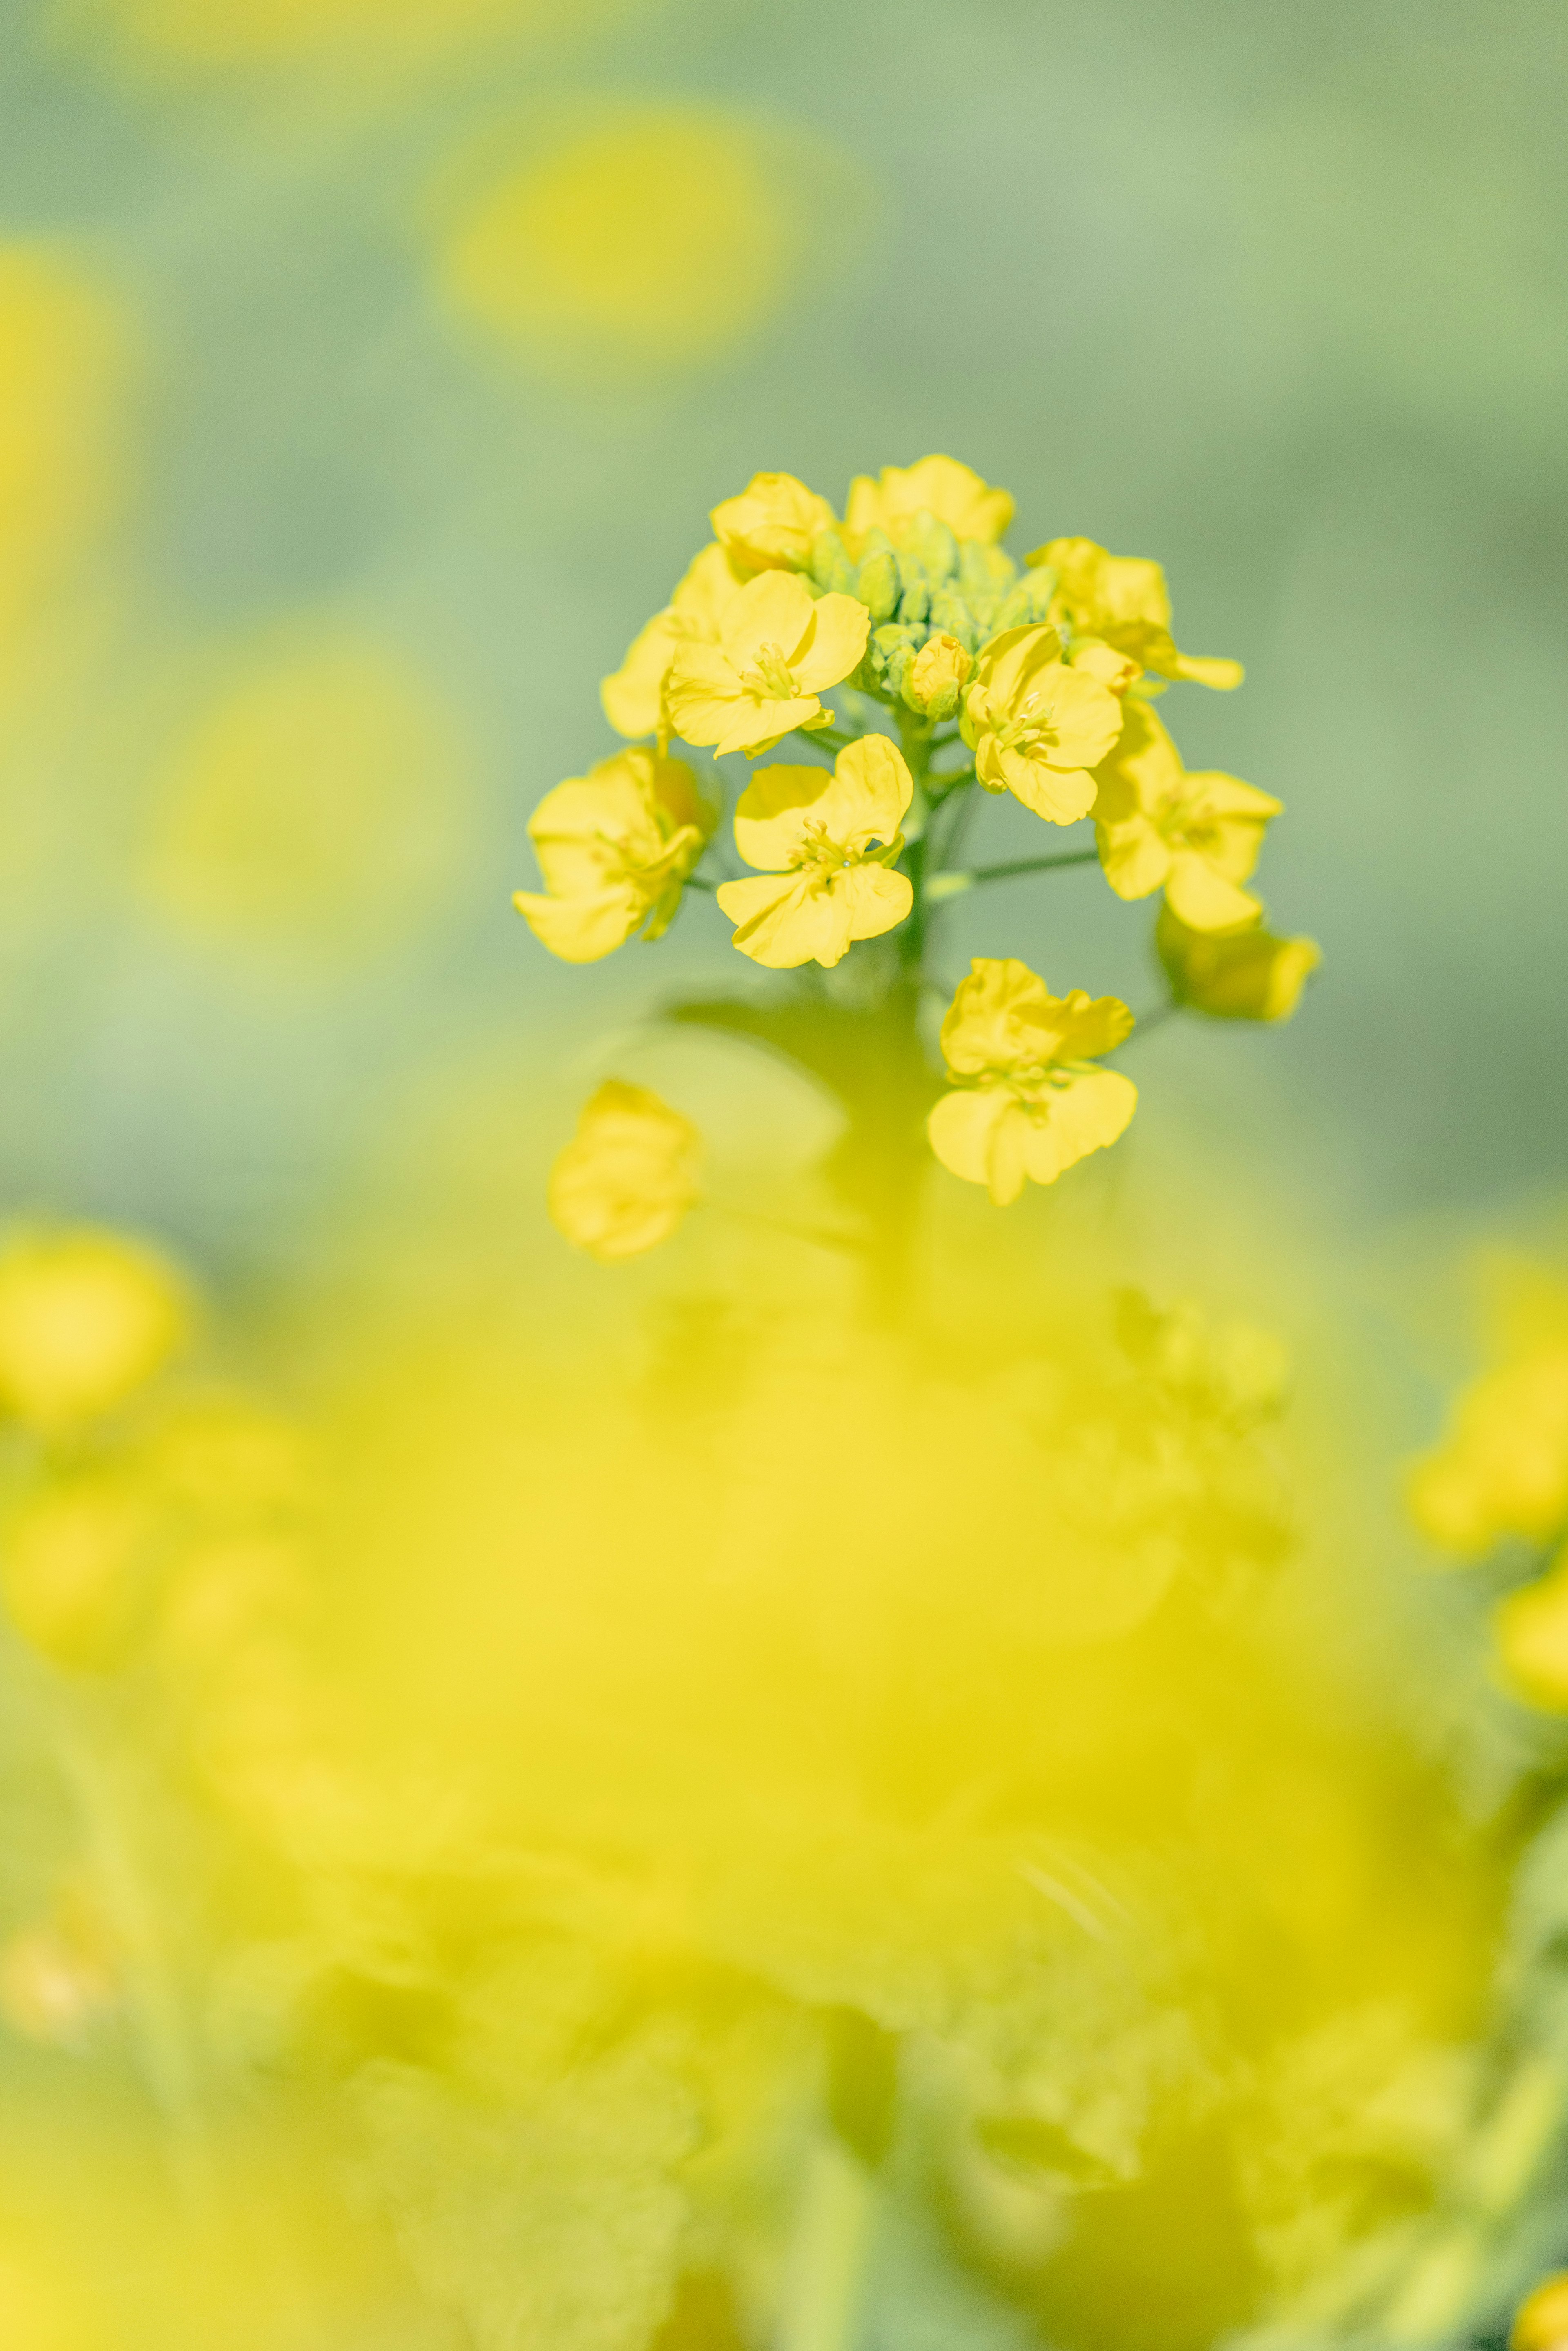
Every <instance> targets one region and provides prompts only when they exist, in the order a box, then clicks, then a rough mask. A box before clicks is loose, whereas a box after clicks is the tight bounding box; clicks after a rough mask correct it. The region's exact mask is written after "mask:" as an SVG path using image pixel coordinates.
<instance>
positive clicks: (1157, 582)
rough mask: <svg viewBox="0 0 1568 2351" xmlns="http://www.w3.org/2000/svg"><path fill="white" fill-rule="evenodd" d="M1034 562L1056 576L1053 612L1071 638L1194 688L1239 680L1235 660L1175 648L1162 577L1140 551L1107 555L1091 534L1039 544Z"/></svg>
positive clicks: (1154, 564) (1239, 666) (1156, 566)
mask: <svg viewBox="0 0 1568 2351" xmlns="http://www.w3.org/2000/svg"><path fill="white" fill-rule="evenodd" d="M1029 561H1030V563H1031V564H1046V565H1049V566H1050V568H1051V570H1053V571H1054V572H1055V573H1056V575H1057V584H1056V592H1055V594H1054V596H1053V598H1052V600H1051V619H1052V620H1053V621H1055V622H1057V623H1058V625H1059V626H1060V627H1061V628H1064V629H1070V630H1071V632H1072V634H1073V636H1074V638H1082V637H1090V638H1097V639H1100V640H1101V641H1103V643H1105V644H1108V645H1111V646H1113V647H1114V649H1115V650H1116V651H1117V652H1118V653H1126V654H1129V655H1130V656H1131V657H1132V659H1133V660H1134V661H1135V662H1136V663H1137V664H1139V666H1140V667H1141V668H1143V669H1152V670H1154V671H1155V673H1156V674H1158V675H1159V676H1161V677H1184V678H1191V679H1193V680H1195V681H1196V683H1197V684H1199V685H1214V686H1220V687H1227V688H1228V687H1230V686H1233V685H1239V684H1240V683H1241V678H1242V668H1241V664H1240V663H1239V662H1236V661H1224V660H1221V659H1218V657H1210V656H1206V655H1200V654H1197V653H1178V652H1177V651H1176V643H1175V641H1174V639H1173V638H1172V636H1171V602H1170V596H1169V593H1168V591H1167V590H1166V575H1165V573H1164V572H1163V571H1162V570H1161V569H1160V567H1159V565H1158V564H1157V563H1152V562H1150V561H1149V560H1148V559H1147V558H1146V557H1144V556H1141V555H1108V554H1107V553H1106V551H1105V549H1103V547H1097V546H1096V545H1095V543H1094V541H1093V540H1092V538H1053V539H1051V541H1050V542H1049V544H1048V545H1046V546H1044V547H1037V548H1036V549H1035V551H1034V553H1033V554H1032V555H1031V556H1030V558H1029Z"/></svg>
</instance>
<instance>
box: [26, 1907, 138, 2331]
mask: <svg viewBox="0 0 1568 2351" xmlns="http://www.w3.org/2000/svg"><path fill="white" fill-rule="evenodd" d="M115 1959H116V1955H115V1950H114V1945H113V1940H112V1938H111V1937H110V1934H109V1932H108V1930H107V1928H106V1927H105V1926H104V1923H103V1921H102V1920H101V1918H100V1917H99V1916H98V1914H97V1911H96V1910H95V1909H94V1907H93V1906H92V1905H91V1904H90V1902H89V1901H88V1900H86V1899H85V1898H83V1897H82V1896H79V1895H78V1896H76V1898H75V1899H71V1898H69V1896H68V1897H67V1898H65V1899H62V1900H61V1901H60V1902H58V1903H57V1905H56V1907H55V1913H54V1915H53V1916H52V1917H46V1918H42V1919H40V1920H39V1921H38V1922H37V1924H36V1925H33V1926H30V1927H24V1928H20V1929H19V1931H18V1932H17V1933H16V1934H15V1935H12V1936H11V1937H10V1938H8V1939H7V1940H6V1941H5V1943H4V1944H0V2017H4V2019H5V2022H6V2023H7V2024H8V2025H9V2026H10V2027H11V2030H12V2031H13V2032H19V2033H21V2034H22V2035H23V2036H24V2038H25V2039H26V2040H28V2041H37V2042H41V2043H43V2044H44V2045H45V2046H46V2047H54V2048H57V2049H73V2050H75V2049H79V2048H80V2047H81V2046H82V2044H83V2043H84V2042H85V2040H86V2039H87V2037H88V2036H89V2034H90V2032H91V2031H92V2028H93V2027H94V2025H96V2024H98V2023H99V2022H100V2021H101V2020H102V2019H103V2018H104V2017H106V2016H108V2015H110V2013H111V2012H112V2011H113V2010H114V2008H115V2007H116V2005H117V2004H118V2001H119V1997H120V1982H119V1976H118V1970H117V1968H116V1964H115ZM3 2315H4V2310H3V2307H0V2316H3ZM4 2339H7V2338H5V2337H0V2340H4ZM22 2339H23V2341H24V2342H26V2344H27V2345H28V2351H31V2341H32V2338H31V2337H29V2336H24V2337H23V2338H22Z"/></svg>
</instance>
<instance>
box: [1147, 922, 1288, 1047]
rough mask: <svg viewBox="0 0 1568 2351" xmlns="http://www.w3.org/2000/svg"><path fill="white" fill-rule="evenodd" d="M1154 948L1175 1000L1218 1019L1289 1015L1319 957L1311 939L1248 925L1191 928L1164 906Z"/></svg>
mask: <svg viewBox="0 0 1568 2351" xmlns="http://www.w3.org/2000/svg"><path fill="white" fill-rule="evenodd" d="M1155 952H1156V953H1157V955H1158V956H1159V958H1160V962H1161V964H1162V965H1163V966H1164V968H1165V974H1166V978H1167V979H1168V980H1169V982H1170V986H1171V994H1172V995H1173V997H1174V998H1176V1002H1177V1003H1178V1004H1182V1005H1186V1007H1188V1008H1190V1009H1191V1010H1192V1011H1194V1012H1207V1014H1209V1016H1210V1017H1211V1019H1216V1020H1288V1019H1290V1017H1291V1013H1292V1012H1294V1010H1295V1008H1296V1007H1297V1005H1298V1004H1299V1003H1300V1002H1301V990H1302V988H1303V987H1305V986H1306V984H1307V982H1308V980H1309V979H1310V978H1311V977H1312V973H1313V972H1314V971H1316V969H1317V967H1318V966H1319V964H1320V963H1322V949H1321V948H1320V947H1319V946H1318V945H1317V942H1316V941H1315V940H1314V939H1281V938H1276V937H1275V935H1274V934H1273V932H1272V931H1270V930H1266V929H1265V928H1264V927H1263V925H1262V924H1261V923H1260V922H1258V923H1254V924H1253V925H1252V926H1251V927H1250V929H1249V930H1239V931H1195V930H1193V929H1191V928H1189V926H1188V925H1186V923H1184V922H1183V921H1182V920H1181V918H1180V916H1179V915H1177V914H1175V913H1174V912H1173V910H1172V909H1171V907H1170V906H1169V905H1165V906H1162V907H1161V909H1160V917H1159V920H1158V922H1157V923H1156V924H1155Z"/></svg>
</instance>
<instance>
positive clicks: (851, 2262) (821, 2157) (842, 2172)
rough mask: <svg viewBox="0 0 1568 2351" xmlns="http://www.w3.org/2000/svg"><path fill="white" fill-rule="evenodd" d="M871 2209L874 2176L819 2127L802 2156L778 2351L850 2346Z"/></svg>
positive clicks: (856, 2327) (847, 2349) (856, 2329)
mask: <svg viewBox="0 0 1568 2351" xmlns="http://www.w3.org/2000/svg"><path fill="white" fill-rule="evenodd" d="M875 2214H876V2179H875V2175H874V2174H873V2172H872V2171H871V2170H870V2169H869V2168H867V2166H866V2165H865V2164H863V2163H862V2162H861V2160H860V2158H858V2156H856V2155H854V2154H852V2152H851V2150H850V2149H849V2148H848V2147H846V2146H845V2145H844V2143H843V2141H842V2140H841V2138H839V2137H837V2136H836V2135H835V2134H833V2133H831V2132H824V2133H823V2134H822V2136H821V2138H819V2139H818V2141H817V2143H816V2145H815V2146H814V2147H812V2149H811V2153H810V2157H809V2158H808V2160H807V2166H806V2176H805V2180H804V2183H803V2186H802V2189H801V2195H800V2214H799V2217H798V2219H797V2220H796V2224H795V2237H794V2242H793V2244H792V2245H791V2247H790V2249H789V2270H788V2273H787V2276H786V2279H785V2285H784V2306H783V2309H782V2311H781V2312H780V2314H779V2331H778V2335H777V2337H776V2340H777V2342H778V2346H779V2351H853V2346H854V2345H855V2343H856V2342H857V2340H858V2339H859V2335H860V2320H861V2308H862V2301H863V2297H864V2283H865V2267H866V2255H867V2253H868V2252H869V2250H870V2246H871V2234H872V2226H873V2220H874V2219H875Z"/></svg>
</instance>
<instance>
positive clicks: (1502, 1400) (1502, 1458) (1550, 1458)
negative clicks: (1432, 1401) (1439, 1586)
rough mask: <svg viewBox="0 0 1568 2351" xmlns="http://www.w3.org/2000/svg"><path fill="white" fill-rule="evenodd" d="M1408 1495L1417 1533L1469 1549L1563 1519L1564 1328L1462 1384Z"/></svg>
mask: <svg viewBox="0 0 1568 2351" xmlns="http://www.w3.org/2000/svg"><path fill="white" fill-rule="evenodd" d="M1409 1498H1410V1508H1411V1511H1412V1514H1413V1516H1414V1517H1415V1520H1416V1524H1417V1526H1419V1527H1420V1528H1421V1530H1422V1531H1423V1532H1424V1533H1425V1534H1427V1535H1429V1536H1430V1537H1431V1539H1432V1541H1434V1542H1436V1543H1439V1544H1441V1545H1442V1547H1443V1548H1444V1550H1446V1551H1453V1552H1459V1553H1460V1554H1462V1555H1463V1554H1468V1555H1469V1556H1471V1557H1479V1555H1480V1554H1481V1553H1482V1552H1486V1551H1488V1550H1490V1547H1491V1545H1492V1544H1493V1543H1494V1542H1496V1541H1497V1540H1498V1538H1499V1536H1500V1535H1521V1536H1522V1537H1524V1538H1525V1539H1526V1540H1527V1541H1531V1542H1538V1543H1540V1542H1549V1541H1551V1540H1552V1537H1553V1536H1555V1535H1558V1534H1560V1533H1561V1532H1562V1531H1563V1529H1564V1527H1568V1337H1559V1338H1547V1339H1544V1340H1542V1342H1541V1343H1539V1344H1537V1345H1535V1346H1532V1347H1531V1348H1530V1350H1529V1351H1528V1352H1527V1353H1524V1354H1522V1355H1521V1356H1519V1357H1517V1358H1516V1359H1515V1361H1513V1362H1512V1363H1506V1364H1501V1365H1500V1367H1499V1368H1498V1369H1497V1370H1496V1371H1492V1372H1488V1373H1485V1374H1483V1375H1482V1377H1481V1378H1479V1380H1477V1381H1476V1382H1475V1383H1474V1384H1473V1385H1472V1386H1471V1387H1469V1388H1468V1389H1467V1390H1466V1392H1465V1394H1464V1395H1462V1396H1461V1397H1460V1399H1459V1402H1458V1409H1457V1411H1456V1412H1455V1414H1454V1417H1453V1422H1452V1425H1451V1426H1450V1428H1449V1430H1448V1435H1447V1437H1445V1439H1444V1441H1443V1443H1442V1444H1441V1445H1440V1446H1439V1447H1438V1448H1437V1451H1436V1452H1435V1453H1430V1454H1428V1455H1427V1458H1426V1459H1425V1460H1424V1461H1422V1462H1420V1463H1419V1464H1418V1465H1417V1467H1416V1470H1415V1473H1414V1475H1413V1477H1412V1479H1411V1481H1410V1497H1409ZM1533 1588H1538V1587H1532V1589H1533Z"/></svg>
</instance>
